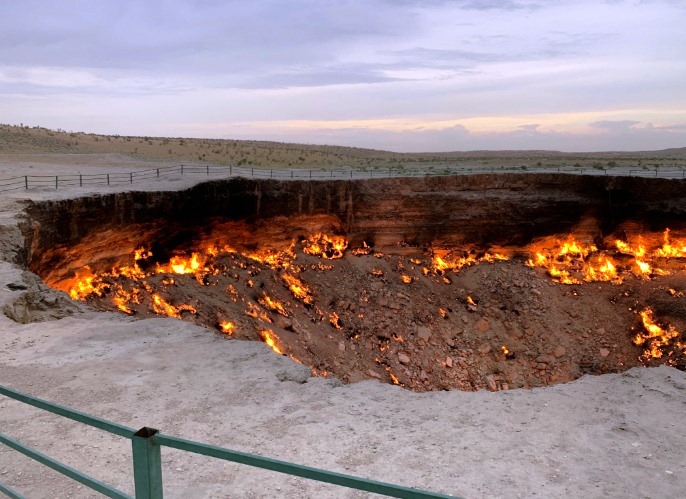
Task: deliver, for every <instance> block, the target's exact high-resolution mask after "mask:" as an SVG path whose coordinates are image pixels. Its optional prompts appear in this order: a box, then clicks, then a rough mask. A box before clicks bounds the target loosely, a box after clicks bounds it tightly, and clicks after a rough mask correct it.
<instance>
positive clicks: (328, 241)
mask: <svg viewBox="0 0 686 499" xmlns="http://www.w3.org/2000/svg"><path fill="white" fill-rule="evenodd" d="M347 247H348V241H346V239H345V238H344V237H341V236H328V235H326V234H321V233H319V234H315V235H314V236H310V237H308V238H307V239H305V240H304V241H303V243H302V249H303V252H304V253H307V254H308V255H313V256H320V257H322V258H329V259H334V258H342V257H343V253H344V252H345V249H346V248H347Z"/></svg>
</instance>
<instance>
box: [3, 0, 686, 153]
mask: <svg viewBox="0 0 686 499" xmlns="http://www.w3.org/2000/svg"><path fill="white" fill-rule="evenodd" d="M0 1H1V2H2V15H1V16H0V122H2V123H10V124H21V123H23V124H24V125H29V126H44V127H48V128H53V129H63V130H69V131H85V132H93V133H106V134H119V135H148V136H174V137H179V136H185V137H207V138H231V139H251V140H276V141H281V142H300V143H309V144H336V145H347V146H356V147H369V148H374V149H385V150H393V151H400V152H412V151H414V152H420V151H421V152H429V151H465V150H480V149H491V150H495V149H552V150H561V151H606V150H629V151H630V150H653V149H664V148H670V147H684V146H686V28H685V26H686V0H626V1H625V0H607V1H586V0H548V1H544V0H423V1H421V0H337V1H333V0H332V1H329V0H252V1H233V0H205V1H190V0H167V1H162V0H146V1H138V0H136V1H131V0H116V1H112V0H98V1H92V0H88V1H81V0H60V1H59V2H45V1H37V0H22V1H13V0H0Z"/></svg>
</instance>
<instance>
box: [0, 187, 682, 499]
mask: <svg viewBox="0 0 686 499" xmlns="http://www.w3.org/2000/svg"><path fill="white" fill-rule="evenodd" d="M187 181H188V182H190V179H189V180H184V182H187ZM156 186H157V185H151V186H148V187H149V188H155V187H156ZM112 189H114V188H112ZM56 194H58V195H60V196H67V195H74V192H72V193H71V194H70V193H69V192H68V191H58V192H57V193H56ZM24 195H29V196H32V197H36V198H47V197H51V196H54V195H55V193H54V191H53V192H49V191H43V192H35V193H28V194H26V193H25V194H24ZM17 197H20V196H17ZM0 205H2V206H0V254H3V255H4V256H5V258H9V257H11V252H12V250H13V249H14V248H15V247H16V245H17V244H19V243H20V242H21V241H20V237H19V235H18V233H17V231H16V229H15V225H16V219H15V218H14V217H15V215H16V213H17V211H18V210H19V209H20V204H19V203H18V202H16V201H13V200H12V199H10V198H9V197H3V198H2V199H1V200H0ZM27 294H28V295H29V298H30V299H26V300H25V303H26V306H27V308H28V309H30V314H29V315H30V316H31V317H34V318H40V319H42V322H31V323H28V324H20V323H17V322H14V321H12V320H10V319H9V318H8V317H7V316H6V315H5V314H0V365H1V366H2V368H1V370H0V383H2V384H3V385H6V386H9V387H11V388H15V389H18V390H22V391H25V392H28V393H31V394H33V395H36V396H38V397H42V398H45V399H48V400H52V401H55V402H57V403H61V404H64V405H67V406H71V407H74V408H77V409H79V410H82V411H84V412H87V413H90V414H93V415H97V416H101V417H105V418H107V419H110V420H112V421H116V422H119V423H122V424H125V425H129V426H131V427H141V426H152V427H156V428H158V429H160V430H161V431H163V432H164V433H167V434H169V435H175V436H180V437H184V438H190V439H194V440H198V441H202V442H208V443H212V444H216V445H221V446H226V447H229V448H232V449H235V450H240V451H246V452H254V453H260V454H262V455H265V456H269V457H274V458H279V459H285V460H289V461H294V462H297V463H301V464H305V465H310V466H316V467H321V468H325V469H330V470H333V471H340V472H346V473H352V474H355V475H359V476H365V477H369V478H373V479H377V480H382V481H389V482H395V483H399V484H403V485H408V486H415V487H420V488H425V489H429V490H433V491H437V492H442V493H447V494H455V495H460V496H463V497H470V498H471V497H474V498H477V497H581V496H584V497H619V496H630V497H655V498H659V497H682V496H684V493H685V491H686V478H685V477H684V474H685V473H686V469H685V468H686V466H685V463H686V435H685V434H684V433H683V431H682V428H683V427H684V424H685V423H686V411H685V409H686V391H685V390H686V374H685V373H684V372H681V371H678V370H676V369H672V368H666V367H660V368H654V369H643V368H636V369H632V370H630V371H627V372H626V373H623V374H612V375H604V376H594V377H591V376H585V377H583V378H581V379H579V380H577V381H575V382H572V383H569V384H564V385H556V386H554V387H550V388H537V389H533V390H509V391H503V392H495V393H491V392H487V391H480V392H459V391H452V392H432V393H413V392H410V391H407V390H404V389H402V388H399V387H395V386H391V385H387V384H382V383H378V382H375V381H364V382H361V383H355V384H351V385H341V384H340V383H339V382H337V381H336V380H332V379H324V378H313V377H311V376H310V375H309V371H308V370H307V368H305V367H303V366H301V365H299V364H296V363H294V362H293V361H291V360H290V359H288V358H286V357H282V356H278V355H275V354H274V353H273V352H272V351H271V350H269V348H268V347H267V346H266V345H264V344H261V343H254V342H241V341H228V340H226V339H224V338H222V337H220V336H219V335H217V334H215V333H212V332H209V331H207V330H205V329H202V328H199V327H196V326H194V325H191V324H187V323H184V322H180V321H176V320H173V319H146V320H138V321H136V320H132V319H131V318H128V317H123V316H121V315H117V314H111V313H107V312H95V311H93V310H89V309H86V308H84V307H82V306H80V305H73V304H71V303H69V302H68V300H67V299H66V298H65V295H61V294H59V293H57V292H55V291H52V290H50V289H47V288H44V287H42V286H40V284H39V283H38V282H37V281H36V278H35V276H33V275H31V274H27V273H25V272H23V271H22V269H21V268H19V267H18V266H17V265H15V264H13V263H9V262H0V309H2V308H3V307H4V305H6V304H8V303H16V301H17V300H18V299H20V298H21V296H25V295H27ZM60 316H63V317H62V318H58V317H60ZM0 408H1V410H0V421H1V426H2V431H3V432H4V433H7V434H9V435H10V436H12V437H14V438H17V439H19V440H21V441H23V442H25V443H27V444H29V445H32V446H35V447H36V448H38V449H39V450H42V451H44V452H45V453H47V454H49V455H51V456H53V457H55V458H58V459H60V460H63V461H64V462H66V463H68V464H70V465H72V466H75V467H78V468H79V469H81V470H84V471H86V472H88V473H90V474H92V475H94V476H95V477H97V478H100V479H102V480H105V481H107V482H108V483H111V484H113V485H115V486H118V487H120V488H122V489H123V490H125V491H128V492H132V488H133V485H132V483H133V480H132V470H131V467H130V461H129V459H130V449H129V445H128V442H127V441H126V440H124V439H120V438H117V437H110V436H109V435H108V434H105V433H103V432H100V431H98V430H95V429H90V428H87V427H84V426H82V425H79V424H77V423H71V422H69V421H66V420H63V419H61V418H59V417H54V416H52V415H49V414H46V413H44V412H42V411H39V410H35V409H32V408H30V407H28V406H24V405H23V404H20V403H17V402H14V401H11V400H7V399H2V400H1V401H0ZM162 459H163V470H164V477H165V486H166V489H165V493H166V495H167V496H168V497H293V498H295V497H364V496H365V495H363V494H358V493H357V492H352V491H347V490H345V489H341V488H337V487H333V486H328V485H319V484H316V483H311V482H308V481H304V480H301V479H295V478H289V477H285V476H282V475H279V474H275V473H271V472H266V471H261V470H255V469H251V468H247V467H244V466H239V465H234V464H231V463H224V462H221V461H216V460H212V459H210V458H203V457H195V456H192V455H190V454H187V453H180V452H176V451H172V450H169V449H165V450H163V457H162ZM0 481H2V482H3V483H6V484H8V485H10V486H13V487H15V488H17V489H18V490H19V491H21V492H23V493H25V494H26V495H27V496H28V497H46V498H47V497H51V498H52V497H89V496H91V495H92V494H90V493H89V492H88V491H87V490H86V489H85V488H84V487H81V486H78V485H77V484H75V483H74V482H71V481H70V480H68V479H65V478H62V477H61V476H59V475H57V474H56V473H53V472H51V471H47V469H46V468H45V467H43V466H41V465H39V464H37V463H34V462H32V461H30V460H28V459H27V458H24V457H21V456H20V455H19V454H18V453H16V452H14V451H10V450H8V449H7V448H2V449H0Z"/></svg>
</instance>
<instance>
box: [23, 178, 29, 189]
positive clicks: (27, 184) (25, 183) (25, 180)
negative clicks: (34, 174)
mask: <svg viewBox="0 0 686 499" xmlns="http://www.w3.org/2000/svg"><path fill="white" fill-rule="evenodd" d="M24 185H25V186H26V190H28V189H29V176H28V175H24Z"/></svg>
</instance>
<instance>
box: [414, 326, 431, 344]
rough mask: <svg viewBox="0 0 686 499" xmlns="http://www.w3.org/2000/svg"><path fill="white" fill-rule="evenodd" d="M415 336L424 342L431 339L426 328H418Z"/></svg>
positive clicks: (429, 331)
mask: <svg viewBox="0 0 686 499" xmlns="http://www.w3.org/2000/svg"><path fill="white" fill-rule="evenodd" d="M417 336H418V337H419V338H421V339H422V340H424V341H427V342H428V341H429V339H430V338H431V329H429V328H428V327H426V326H419V327H418V328H417Z"/></svg>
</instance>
